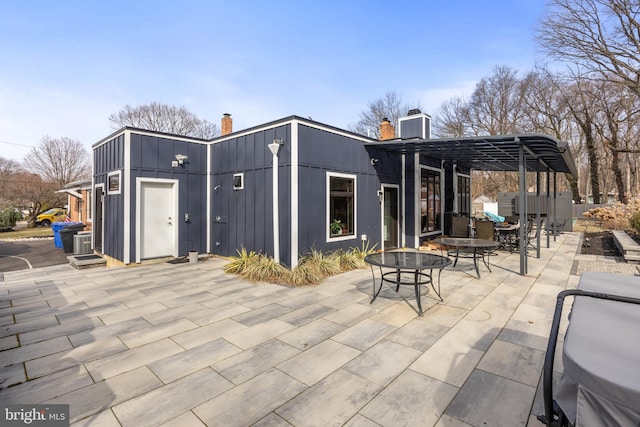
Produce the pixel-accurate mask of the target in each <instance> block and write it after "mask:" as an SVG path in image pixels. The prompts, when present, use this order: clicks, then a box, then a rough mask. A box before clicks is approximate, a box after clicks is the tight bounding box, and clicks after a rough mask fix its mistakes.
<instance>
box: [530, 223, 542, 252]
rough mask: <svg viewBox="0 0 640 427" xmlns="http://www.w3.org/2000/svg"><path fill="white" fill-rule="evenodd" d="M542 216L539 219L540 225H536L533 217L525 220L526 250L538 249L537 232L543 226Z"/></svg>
mask: <svg viewBox="0 0 640 427" xmlns="http://www.w3.org/2000/svg"><path fill="white" fill-rule="evenodd" d="M543 224H544V218H541V219H540V227H538V226H536V223H535V218H529V221H527V250H529V249H534V250H535V249H538V246H537V244H538V233H539V232H540V230H541V229H542V228H544V227H543Z"/></svg>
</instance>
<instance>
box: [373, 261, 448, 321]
mask: <svg viewBox="0 0 640 427" xmlns="http://www.w3.org/2000/svg"><path fill="white" fill-rule="evenodd" d="M364 260H365V262H366V263H368V264H369V265H370V266H371V275H372V276H373V298H372V299H371V302H370V304H373V302H374V301H375V300H376V298H377V297H378V295H379V294H380V291H381V290H382V285H383V283H384V282H389V283H393V284H395V285H396V292H398V290H399V289H400V285H412V286H413V287H414V289H415V293H416V302H417V304H418V314H419V315H420V316H422V303H421V301H420V287H421V286H422V285H431V287H432V288H433V291H434V292H435V293H436V295H437V296H438V299H439V300H440V301H442V297H441V296H440V273H441V272H442V270H443V269H444V268H445V267H446V266H448V265H451V260H450V259H449V258H447V257H444V256H440V255H435V254H430V253H425V252H419V251H417V252H416V251H404V250H398V251H387V252H378V253H375V254H370V255H367V256H366V257H365V259H364ZM374 266H378V267H379V268H380V286H378V290H377V291H376V276H375V274H374V269H373V267H374ZM382 268H391V269H393V271H389V272H386V273H384V272H383V271H382ZM424 270H429V273H423V271H424ZM433 270H437V271H438V289H437V290H436V287H435V284H434V282H433ZM402 273H408V274H410V275H411V276H412V279H413V280H403V277H402Z"/></svg>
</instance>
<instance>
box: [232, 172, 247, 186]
mask: <svg viewBox="0 0 640 427" xmlns="http://www.w3.org/2000/svg"><path fill="white" fill-rule="evenodd" d="M233 189H234V190H242V189H244V174H243V173H234V174H233Z"/></svg>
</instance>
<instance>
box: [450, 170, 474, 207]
mask: <svg viewBox="0 0 640 427" xmlns="http://www.w3.org/2000/svg"><path fill="white" fill-rule="evenodd" d="M458 177H463V178H469V217H471V214H472V213H473V212H472V209H471V208H472V207H473V202H472V200H471V174H469V175H467V174H466V173H458V170H457V169H456V168H455V165H454V170H453V195H454V197H453V203H454V204H455V205H454V212H457V213H460V211H459V210H458V204H459V203H458V201H459V200H458Z"/></svg>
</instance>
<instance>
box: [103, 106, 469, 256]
mask: <svg viewBox="0 0 640 427" xmlns="http://www.w3.org/2000/svg"><path fill="white" fill-rule="evenodd" d="M413 113H415V114H413V115H411V116H408V117H404V118H401V119H400V121H399V136H400V137H402V138H413V137H418V138H429V137H430V131H431V130H430V126H431V123H430V117H429V116H428V115H426V114H422V113H420V112H416V111H414V112H413ZM388 126H390V124H389V123H388V122H386V123H382V124H381V127H382V131H383V132H382V135H383V138H384V137H385V135H386V138H387V139H390V138H393V137H394V130H393V127H391V134H389V130H388ZM222 129H223V131H224V132H223V135H222V136H220V137H218V138H215V139H213V140H211V141H206V140H201V139H196V138H187V137H180V136H176V135H169V134H162V133H159V132H151V131H145V130H140V129H134V128H124V129H122V130H120V131H118V132H116V133H114V134H113V135H111V136H109V137H107V138H105V139H103V140H102V141H100V142H98V143H96V144H95V145H94V146H93V163H94V178H93V180H94V189H95V190H94V194H95V196H94V214H93V223H94V248H95V250H96V251H97V252H100V253H102V254H103V255H105V256H106V257H107V258H108V259H110V260H111V261H113V262H116V263H123V264H130V263H138V262H141V261H143V260H145V259H151V258H159V257H179V256H184V255H186V254H187V252H188V251H192V250H195V251H198V252H200V253H210V254H215V255H222V256H233V255H236V251H237V250H239V249H241V248H243V247H244V248H247V249H249V250H254V251H261V252H263V253H266V254H269V255H271V256H274V257H275V258H277V259H278V260H279V261H280V262H282V263H283V264H285V265H287V266H289V267H293V266H295V265H297V262H298V258H299V257H300V256H301V255H303V254H304V253H305V252H307V251H309V250H310V249H312V248H315V249H319V250H322V251H332V250H336V249H340V248H343V249H348V248H351V247H357V246H360V245H361V244H362V241H363V240H368V241H370V242H371V243H372V244H373V243H375V244H376V245H377V248H391V247H402V246H406V247H418V246H419V244H420V241H421V240H424V239H425V238H426V237H428V236H433V235H437V234H441V233H442V232H443V229H444V228H443V227H444V219H443V212H445V211H456V212H461V213H467V214H468V213H469V212H470V208H471V206H470V195H469V193H468V192H469V190H470V185H469V172H470V171H469V170H465V169H460V168H459V169H458V170H455V168H454V167H453V166H451V165H448V166H447V165H443V164H442V162H441V161H440V160H438V159H433V158H429V157H427V156H424V155H416V156H413V155H412V156H411V161H409V160H408V159H407V158H405V157H406V156H404V155H398V154H397V153H391V152H388V151H384V150H378V149H376V148H373V147H369V146H367V144H368V143H371V142H373V141H375V140H372V139H370V138H367V137H363V136H361V135H357V134H354V133H352V132H349V131H346V130H342V129H338V128H335V127H332V126H328V125H324V124H321V123H318V122H314V121H312V120H308V119H304V118H301V117H298V116H291V117H287V118H284V119H281V120H277V121H274V122H271V123H266V124H264V125H261V126H256V127H254V128H251V129H246V130H243V131H240V132H232V130H231V117H230V115H225V116H224V117H223V119H222ZM270 145H271V147H270ZM271 150H274V151H275V153H276V154H275V155H274V154H273V151H271ZM274 162H277V172H278V173H277V174H276V177H274V176H273V171H274V167H273V165H274ZM454 176H455V177H456V178H455V179H456V180H458V182H457V184H456V186H455V187H456V188H457V189H458V192H457V195H455V196H452V197H451V198H446V197H445V198H443V197H441V196H442V195H443V194H447V192H453V188H454V185H453V181H452V180H453V179H454ZM460 180H462V183H461V181H460ZM275 181H277V187H276V191H275V192H274V191H273V190H274V182H275ZM274 200H275V203H274ZM454 202H455V203H457V205H456V206H454ZM336 220H339V221H340V225H341V229H340V230H339V231H337V232H332V230H331V227H330V225H331V223H334V222H336ZM334 231H335V230H334Z"/></svg>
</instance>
